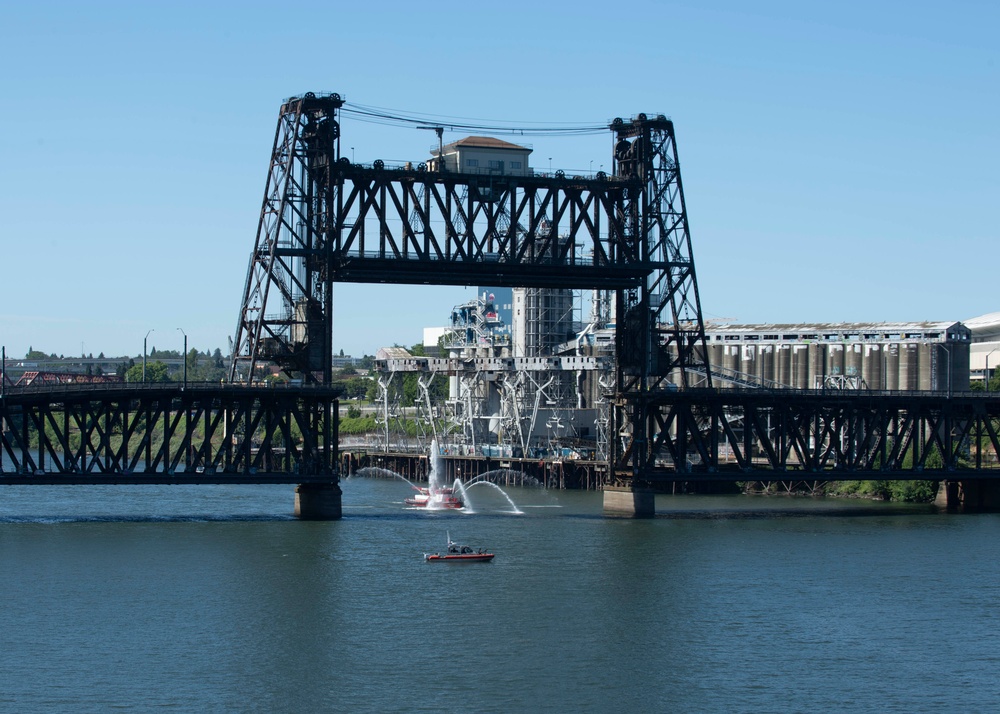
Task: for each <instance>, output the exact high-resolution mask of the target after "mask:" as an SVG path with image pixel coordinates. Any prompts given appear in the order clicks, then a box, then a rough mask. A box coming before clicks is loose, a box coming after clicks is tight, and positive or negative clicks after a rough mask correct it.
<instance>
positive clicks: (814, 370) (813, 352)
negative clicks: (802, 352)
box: [808, 342, 826, 389]
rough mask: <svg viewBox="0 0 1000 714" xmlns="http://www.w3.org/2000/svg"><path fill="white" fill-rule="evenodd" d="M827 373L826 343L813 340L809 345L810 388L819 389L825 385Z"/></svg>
mask: <svg viewBox="0 0 1000 714" xmlns="http://www.w3.org/2000/svg"><path fill="white" fill-rule="evenodd" d="M825 374H826V345H821V344H820V343H818V342H813V343H812V344H810V345H809V385H808V388H809V389H819V388H821V387H822V386H823V377H824V376H825Z"/></svg>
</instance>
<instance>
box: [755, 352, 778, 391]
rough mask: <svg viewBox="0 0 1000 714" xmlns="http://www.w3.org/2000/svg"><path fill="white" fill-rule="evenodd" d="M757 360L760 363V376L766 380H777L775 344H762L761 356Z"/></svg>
mask: <svg viewBox="0 0 1000 714" xmlns="http://www.w3.org/2000/svg"><path fill="white" fill-rule="evenodd" d="M757 361H758V364H759V365H760V378H761V379H762V380H763V381H765V382H773V381H775V379H776V375H775V373H774V345H761V346H760V356H759V357H758V358H757Z"/></svg>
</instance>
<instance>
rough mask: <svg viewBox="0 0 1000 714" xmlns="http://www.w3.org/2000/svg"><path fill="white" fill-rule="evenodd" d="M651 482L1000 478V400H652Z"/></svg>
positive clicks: (796, 396)
mask: <svg viewBox="0 0 1000 714" xmlns="http://www.w3.org/2000/svg"><path fill="white" fill-rule="evenodd" d="M651 401H652V402H653V403H651V404H650V405H649V406H650V409H651V411H652V412H653V413H654V414H655V415H656V416H655V418H653V419H651V420H650V421H649V422H648V426H649V430H648V431H647V432H646V434H645V435H644V436H645V438H646V439H647V441H648V443H649V445H650V448H649V453H648V454H647V461H646V463H645V464H644V468H643V469H642V474H643V480H644V481H648V482H656V481H699V480H723V481H746V480H750V481H787V480H808V481H845V480H884V479H904V480H905V479H930V480H937V479H942V478H947V479H957V478H960V477H962V476H963V475H964V476H966V477H975V478H982V477H987V478H988V477H996V478H1000V463H998V456H1000V438H998V424H1000V397H997V396H996V395H993V394H989V393H986V394H976V393H967V394H963V395H960V396H952V397H946V396H944V395H941V394H920V393H913V394H907V393H899V392H896V393H893V394H890V395H883V394H871V393H853V392H844V393H838V394H831V393H829V392H826V393H824V392H805V391H800V390H795V391H782V392H771V391H763V390H754V391H738V390H721V391H716V390H709V389H689V390H684V391H680V390H678V391H673V392H663V393H661V394H660V395H659V396H658V397H657V398H655V400H651Z"/></svg>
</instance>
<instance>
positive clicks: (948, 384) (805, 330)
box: [705, 322, 972, 391]
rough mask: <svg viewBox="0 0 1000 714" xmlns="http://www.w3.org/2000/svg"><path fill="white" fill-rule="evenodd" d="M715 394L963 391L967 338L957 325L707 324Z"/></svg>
mask: <svg viewBox="0 0 1000 714" xmlns="http://www.w3.org/2000/svg"><path fill="white" fill-rule="evenodd" d="M705 337H706V341H707V344H708V351H709V363H710V364H711V365H712V372H713V377H714V378H715V381H717V382H719V384H718V385H717V386H722V387H724V386H726V385H742V386H760V387H769V388H785V389H789V388H790V389H829V388H839V389H871V390H892V391H895V390H924V391H927V390H931V391H947V390H954V391H965V390H966V389H968V386H969V347H970V345H971V343H972V331H971V330H970V329H969V328H968V327H967V326H966V325H964V324H962V323H961V322H873V323H811V324H760V325H726V324H713V323H711V322H709V323H707V324H706V326H705Z"/></svg>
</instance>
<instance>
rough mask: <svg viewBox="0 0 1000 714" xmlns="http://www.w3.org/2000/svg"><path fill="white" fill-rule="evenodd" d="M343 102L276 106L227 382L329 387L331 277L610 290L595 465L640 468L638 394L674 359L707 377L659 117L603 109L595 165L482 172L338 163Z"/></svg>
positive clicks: (689, 258)
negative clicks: (272, 372) (606, 136)
mask: <svg viewBox="0 0 1000 714" xmlns="http://www.w3.org/2000/svg"><path fill="white" fill-rule="evenodd" d="M343 105H344V101H343V100H342V99H341V97H340V96H339V95H336V94H329V95H315V94H312V93H308V94H306V95H304V96H302V97H293V98H291V99H289V100H287V101H286V102H285V103H284V104H283V105H282V107H281V110H280V112H279V119H278V127H277V130H276V132H275V138H274V144H273V147H272V150H271V164H270V168H269V171H268V178H267V185H266V189H265V196H264V202H263V206H262V209H261V215H260V221H259V224H258V230H257V239H256V244H255V247H254V251H253V254H252V256H251V261H250V267H249V270H248V274H247V281H246V288H245V290H244V295H243V301H242V307H241V310H240V316H239V321H238V324H237V330H236V339H235V343H234V345H235V347H234V350H233V362H232V367H231V379H232V380H233V381H240V380H245V381H253V380H255V379H257V378H258V371H257V370H258V367H259V366H261V365H262V364H264V363H266V362H274V363H277V364H278V365H280V366H281V367H282V368H283V369H284V371H285V372H286V373H287V374H288V375H289V376H292V377H294V378H300V379H303V380H305V381H312V382H316V383H320V384H329V383H330V381H331V379H332V371H333V370H332V355H333V344H332V334H333V325H332V312H333V311H332V295H333V285H334V284H335V283H337V282H365V283H407V284H414V283H424V284H440V285H471V284H488V285H498V286H513V287H556V288H576V289H600V290H608V291H614V292H615V296H616V300H615V309H616V315H615V321H616V324H617V326H618V330H617V332H616V345H615V361H616V368H615V375H616V379H615V382H616V384H615V389H614V394H615V397H616V399H615V400H614V402H613V409H612V414H611V416H610V417H609V419H608V421H609V424H610V426H609V432H610V433H611V434H615V435H616V436H615V438H614V439H612V440H611V442H612V443H611V444H610V445H609V462H610V463H611V464H613V465H614V472H615V473H616V474H620V475H621V477H622V478H625V479H642V478H643V473H642V470H643V469H644V468H645V466H644V465H645V464H646V462H647V457H648V454H647V449H648V446H647V444H648V440H647V439H646V437H645V435H646V434H647V432H648V431H649V429H648V424H652V423H654V422H653V421H652V420H654V419H655V415H654V414H652V413H651V412H649V410H648V405H649V404H651V403H652V402H650V400H649V398H648V397H649V396H650V395H655V394H656V393H658V392H659V391H660V390H662V389H665V388H667V387H668V386H672V385H671V383H670V380H671V378H672V379H673V380H674V381H675V382H678V383H679V384H680V386H681V388H686V387H687V386H689V374H691V375H693V374H694V372H690V373H689V371H688V369H689V368H692V369H694V368H698V367H700V368H701V376H699V377H697V382H698V383H701V384H707V385H709V386H710V385H711V372H710V371H709V369H708V365H707V362H706V355H707V349H706V346H705V333H704V325H703V321H702V317H701V305H700V299H699V296H698V288H697V281H696V278H695V268H694V258H693V254H692V250H691V237H690V233H689V230H688V221H687V212H686V209H685V206H684V194H683V190H682V186H681V174H680V162H679V159H678V156H677V144H676V139H675V135H674V125H673V122H671V121H670V120H669V119H667V118H666V117H664V116H662V115H657V116H647V115H646V114H639V115H637V116H635V117H633V118H631V119H628V120H625V119H615V120H614V121H613V122H612V123H611V124H610V126H609V127H608V128H609V130H610V131H611V132H612V135H613V139H614V154H613V157H612V163H611V166H612V171H611V172H610V174H604V173H603V172H598V173H597V174H595V175H593V176H566V175H564V174H563V173H562V172H561V171H560V172H556V173H555V174H553V175H533V174H528V175H509V174H502V173H497V174H488V175H482V174H468V173H460V172H455V171H446V170H444V167H443V165H442V166H440V167H439V168H438V169H437V170H434V171H429V170H427V167H426V166H424V165H422V164H417V165H416V166H413V165H412V164H409V165H404V166H403V167H399V168H390V167H386V166H385V164H384V163H383V162H382V161H375V162H374V163H373V164H371V165H358V164H354V163H352V162H351V160H350V159H348V158H347V157H346V156H343V155H342V153H341V134H340V123H339V112H340V110H341V108H342V107H343ZM438 163H439V164H441V163H442V162H438Z"/></svg>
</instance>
